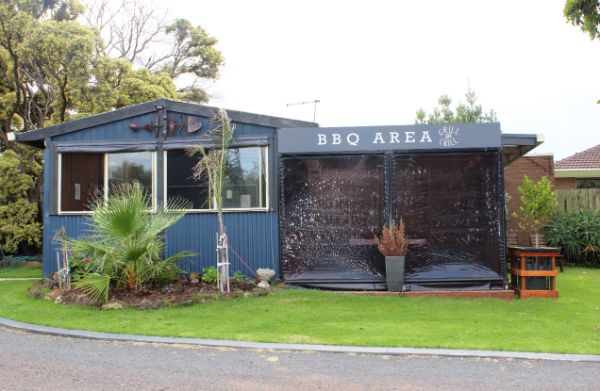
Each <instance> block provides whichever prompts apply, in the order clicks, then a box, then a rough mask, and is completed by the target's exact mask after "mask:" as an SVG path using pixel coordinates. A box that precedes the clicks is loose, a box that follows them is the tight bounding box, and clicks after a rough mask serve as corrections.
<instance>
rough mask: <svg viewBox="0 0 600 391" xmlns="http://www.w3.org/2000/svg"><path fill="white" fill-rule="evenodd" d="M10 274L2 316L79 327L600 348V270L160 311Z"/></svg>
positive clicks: (2, 285)
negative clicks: (111, 306) (550, 287)
mask: <svg viewBox="0 0 600 391" xmlns="http://www.w3.org/2000/svg"><path fill="white" fill-rule="evenodd" d="M29 284H30V282H21V281H17V282H0V316H2V317H6V318H10V319H15V320H19V321H23V322H30V323H37V324H43V325H48V326H57V327H64V328H70V329H83V330H96V331H104V332H115V333H136V334H146V335H161V336H177V337H201V338H218V339H237V340H246V341H264V342H293V343H317V344H344V345H369V346H404V347H432V348H433V347H440V348H468V349H495V350H516V351H538V352H542V351H543V352H556V353H591V354H600V270H598V269H581V268H569V269H568V270H567V271H565V272H564V273H562V274H560V277H559V280H558V288H559V290H560V298H559V299H528V300H513V301H502V300H498V299H444V298H427V297H419V298H415V297H397V296H385V297H382V296H359V295H352V294H343V293H334V292H322V291H311V290H296V289H289V290H285V291H281V292H276V293H273V294H271V295H269V296H267V297H255V298H249V299H239V300H226V301H217V302H210V303H208V304H199V305H195V306H191V307H180V308H163V309H159V310H151V311H139V310H130V309H127V310H112V311H100V310H96V309H86V308H83V307H78V306H63V305H56V304H54V303H52V302H48V301H43V300H34V299H32V298H29V297H27V296H25V294H24V292H25V290H26V289H27V287H28V286H29Z"/></svg>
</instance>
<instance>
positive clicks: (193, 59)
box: [85, 0, 224, 103]
mask: <svg viewBox="0 0 600 391" xmlns="http://www.w3.org/2000/svg"><path fill="white" fill-rule="evenodd" d="M166 15H167V13H166V12H165V10H163V9H161V8H160V7H158V6H157V5H156V4H154V3H153V2H150V3H148V2H144V1H142V0H129V1H118V2H115V1H111V0H92V1H90V2H89V3H88V10H87V12H86V13H85V20H86V22H87V23H88V24H89V25H90V26H93V27H96V28H97V29H98V30H99V31H100V32H101V33H102V36H103V37H104V38H105V41H104V43H103V44H102V45H101V46H100V47H99V48H98V51H99V52H100V53H102V54H104V55H108V56H112V57H115V58H118V59H126V60H128V61H129V62H131V63H133V64H134V66H136V67H138V68H139V67H142V68H145V69H147V70H148V71H150V72H151V73H157V72H161V71H163V72H166V73H168V74H169V76H170V77H171V78H172V79H173V80H176V81H177V82H178V84H179V90H178V92H179V93H180V95H179V97H180V98H181V99H183V100H188V101H193V102H200V103H205V102H208V99H209V97H208V94H207V92H206V90H205V89H204V88H202V84H203V83H205V82H206V81H210V80H214V79H216V78H217V77H218V75H219V67H221V66H222V65H223V63H224V59H223V56H222V54H221V52H220V51H219V50H218V49H217V48H216V47H215V46H216V44H217V39H216V38H215V37H213V36H211V35H210V34H208V32H207V31H206V30H204V29H203V28H202V27H201V26H194V25H192V23H191V22H190V21H189V20H186V19H175V20H174V21H172V22H167V18H166Z"/></svg>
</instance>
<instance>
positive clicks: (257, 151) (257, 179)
mask: <svg viewBox="0 0 600 391" xmlns="http://www.w3.org/2000/svg"><path fill="white" fill-rule="evenodd" d="M264 151H265V149H264V148H260V147H252V148H236V149H230V150H229V151H228V153H227V161H228V163H227V171H226V175H225V179H224V181H223V182H224V183H223V208H261V207H265V205H266V202H265V200H266V187H265V183H266V178H265V177H266V175H265V164H264V161H265V160H264Z"/></svg>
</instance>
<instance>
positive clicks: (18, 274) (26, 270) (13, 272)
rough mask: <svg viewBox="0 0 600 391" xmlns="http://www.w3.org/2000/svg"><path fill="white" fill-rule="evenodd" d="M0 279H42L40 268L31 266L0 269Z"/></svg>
mask: <svg viewBox="0 0 600 391" xmlns="http://www.w3.org/2000/svg"><path fill="white" fill-rule="evenodd" d="M0 278H42V267H41V266H33V267H7V268H2V269H0ZM0 289H1V288H0Z"/></svg>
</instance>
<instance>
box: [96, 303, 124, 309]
mask: <svg viewBox="0 0 600 391" xmlns="http://www.w3.org/2000/svg"><path fill="white" fill-rule="evenodd" d="M101 308H102V309H103V310H120V309H123V305H122V304H121V303H119V302H118V301H111V302H110V303H106V304H104V305H103V306H102V307H101Z"/></svg>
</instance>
